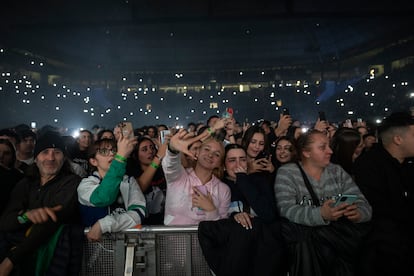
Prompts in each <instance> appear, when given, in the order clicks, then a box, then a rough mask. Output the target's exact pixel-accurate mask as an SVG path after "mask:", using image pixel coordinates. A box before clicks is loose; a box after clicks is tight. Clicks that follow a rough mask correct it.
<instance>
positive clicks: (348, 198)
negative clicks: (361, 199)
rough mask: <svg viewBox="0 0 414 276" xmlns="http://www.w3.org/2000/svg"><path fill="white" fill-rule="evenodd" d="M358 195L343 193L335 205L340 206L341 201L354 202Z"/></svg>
mask: <svg viewBox="0 0 414 276" xmlns="http://www.w3.org/2000/svg"><path fill="white" fill-rule="evenodd" d="M357 198H358V197H357V196H356V195H341V196H340V197H339V198H338V199H337V200H336V202H335V204H334V207H337V206H339V205H340V204H341V203H344V202H345V203H348V204H352V203H354V202H355V201H356V200H357Z"/></svg>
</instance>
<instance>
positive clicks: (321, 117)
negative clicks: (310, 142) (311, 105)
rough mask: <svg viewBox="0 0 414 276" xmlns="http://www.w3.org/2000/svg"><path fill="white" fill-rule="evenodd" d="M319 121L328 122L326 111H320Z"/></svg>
mask: <svg viewBox="0 0 414 276" xmlns="http://www.w3.org/2000/svg"><path fill="white" fill-rule="evenodd" d="M319 121H326V115H325V112H324V111H319Z"/></svg>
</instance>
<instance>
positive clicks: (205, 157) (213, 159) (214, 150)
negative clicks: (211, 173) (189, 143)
mask: <svg viewBox="0 0 414 276" xmlns="http://www.w3.org/2000/svg"><path fill="white" fill-rule="evenodd" d="M223 156H224V149H223V144H222V143H221V142H218V141H215V140H212V141H209V142H206V143H205V144H202V145H201V147H200V149H199V151H198V158H197V164H199V165H200V166H202V167H204V168H206V169H210V170H213V169H215V168H219V167H220V166H222V159H223Z"/></svg>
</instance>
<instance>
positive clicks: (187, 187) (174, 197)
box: [162, 129, 230, 225]
mask: <svg viewBox="0 0 414 276" xmlns="http://www.w3.org/2000/svg"><path fill="white" fill-rule="evenodd" d="M212 134H213V131H212V130H211V129H208V130H206V131H204V132H203V133H201V134H200V135H198V136H196V137H194V135H193V134H189V133H188V132H187V130H185V129H180V130H179V131H178V132H177V133H176V134H175V135H174V136H172V137H171V139H170V141H169V145H168V150H167V151H166V155H165V157H164V159H163V160H162V168H163V170H164V175H165V179H166V181H167V196H166V204H165V216H164V224H165V225H197V224H198V223H199V222H200V221H203V220H218V219H222V218H227V217H228V209H229V205H230V189H229V187H228V186H227V185H226V184H224V183H223V182H221V180H220V179H219V178H217V177H216V176H215V175H214V171H215V170H217V169H222V166H223V159H224V146H223V143H222V142H221V141H218V140H216V139H214V137H213V136H212ZM200 140H201V141H203V142H202V144H201V146H200V148H199V149H198V151H197V152H196V154H193V153H192V152H191V151H190V150H189V145H191V144H193V143H194V142H196V141H200ZM181 154H187V155H188V156H190V157H192V158H194V159H195V160H197V161H196V163H195V166H194V168H193V167H189V168H184V167H183V165H182V163H181V157H180V155H181Z"/></svg>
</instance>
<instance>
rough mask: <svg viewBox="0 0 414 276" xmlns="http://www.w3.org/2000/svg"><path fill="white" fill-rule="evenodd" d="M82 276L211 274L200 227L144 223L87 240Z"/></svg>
mask: <svg viewBox="0 0 414 276" xmlns="http://www.w3.org/2000/svg"><path fill="white" fill-rule="evenodd" d="M83 253H84V254H83V262H82V271H81V275H82V276H94V275H99V276H106V275H108V276H114V275H115V276H118V275H128V276H136V275H148V276H154V275H157V276H164V275H165V276H167V275H168V276H175V275H177V276H184V275H194V276H210V275H211V273H210V269H209V267H208V265H207V263H206V261H205V260H204V257H203V254H202V252H201V248H200V246H199V243H198V237H197V226H183V227H170V226H144V227H142V228H141V229H128V230H126V231H123V232H120V233H112V234H108V235H104V238H103V239H102V241H101V242H99V243H96V242H94V243H91V242H85V244H84V250H83Z"/></svg>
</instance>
